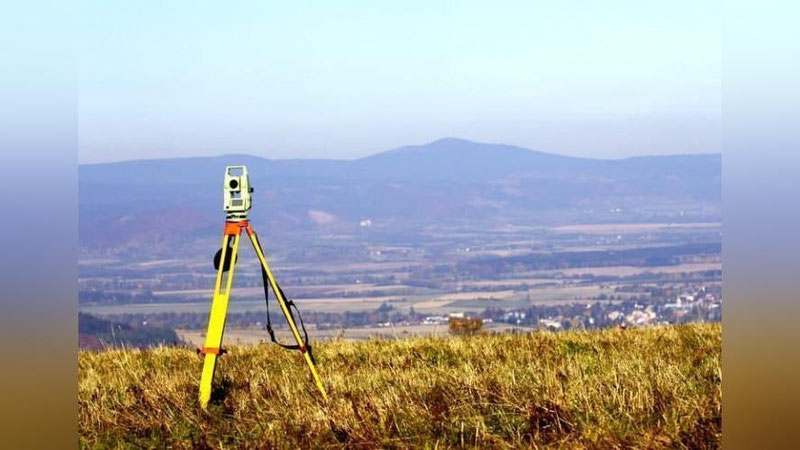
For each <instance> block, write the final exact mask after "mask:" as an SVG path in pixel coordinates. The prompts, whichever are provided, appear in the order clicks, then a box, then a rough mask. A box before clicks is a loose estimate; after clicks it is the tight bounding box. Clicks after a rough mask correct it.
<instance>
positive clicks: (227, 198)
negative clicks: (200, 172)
mask: <svg viewBox="0 0 800 450" xmlns="http://www.w3.org/2000/svg"><path fill="white" fill-rule="evenodd" d="M222 191H223V198H224V202H223V210H224V211H225V215H226V216H225V230H224V232H223V235H222V248H221V249H220V250H219V251H218V252H217V254H216V256H215V257H214V267H215V268H216V269H217V279H216V281H215V283H214V296H213V301H212V303H211V313H210V315H209V319H208V332H207V333H206V340H205V344H204V345H203V348H202V349H201V350H200V353H202V354H203V355H205V356H204V361H203V374H202V376H201V378H200V406H201V407H202V408H203V409H205V408H206V406H207V405H208V401H209V399H210V398H211V383H212V381H213V379H214V370H215V369H216V366H217V358H218V357H219V356H221V355H222V354H223V353H225V351H224V350H222V334H223V332H224V330H225V316H226V314H227V312H228V300H229V299H230V294H231V286H232V285H233V271H234V268H235V267H236V261H237V253H238V250H239V238H240V237H241V236H242V230H244V231H245V232H247V236H248V237H249V238H250V242H251V243H252V244H253V248H254V249H255V251H256V255H258V260H259V261H260V262H261V276H262V279H263V282H264V295H265V297H266V303H267V331H268V332H269V335H270V338H271V339H272V342H275V343H276V344H278V345H280V346H281V347H283V348H286V349H290V350H299V351H300V353H302V354H303V356H304V357H305V360H306V363H307V364H308V368H309V370H310V372H311V376H312V377H313V378H314V382H315V383H316V385H317V388H319V391H320V392H321V393H322V398H323V399H325V400H327V398H328V395H327V393H326V392H325V387H324V386H323V385H322V381H320V379H319V375H318V374H317V368H316V365H315V363H314V356H313V354H312V353H311V345H309V343H308V333H307V332H306V328H305V325H304V324H303V319H302V317H301V316H300V311H298V310H297V306H296V305H295V304H294V302H293V301H292V300H287V299H286V296H285V295H284V294H283V291H282V290H281V288H280V286H279V285H278V283H277V282H276V281H275V277H274V276H273V275H272V270H270V268H269V265H268V264H267V259H266V257H265V256H264V251H263V250H262V249H261V244H260V243H259V241H258V236H256V232H255V231H253V228H252V227H251V226H250V221H249V220H248V213H249V211H250V207H251V206H252V196H251V194H252V193H253V188H251V187H250V178H249V176H248V174H247V167H245V166H228V167H226V168H225V179H224V183H223V186H222ZM269 288H272V292H273V293H274V294H275V298H276V300H277V301H278V305H279V306H280V308H281V311H283V315H284V316H285V317H286V321H287V322H288V323H289V328H290V329H291V331H292V334H293V335H294V339H295V341H296V342H297V344H296V345H287V344H282V343H280V342H278V341H277V340H276V339H275V333H274V331H273V330H272V322H271V320H270V317H269ZM291 308H294V310H295V312H297V316H298V318H299V319H300V326H301V328H302V330H303V335H304V336H303V337H301V336H300V331H299V330H298V328H297V322H296V321H295V316H294V314H293V313H292V310H291Z"/></svg>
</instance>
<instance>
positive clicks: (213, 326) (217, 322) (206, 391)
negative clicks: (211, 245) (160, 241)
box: [199, 228, 241, 409]
mask: <svg viewBox="0 0 800 450" xmlns="http://www.w3.org/2000/svg"><path fill="white" fill-rule="evenodd" d="M237 230H238V231H237V232H235V234H229V233H228V230H227V229H226V232H225V236H224V237H223V239H222V255H221V258H220V263H219V269H218V270H217V280H216V282H215V283H214V299H213V301H212V303H211V313H210V315H209V318H208V331H207V332H206V340H205V345H203V353H204V354H205V358H204V360H203V374H202V376H201V377H200V394H199V398H200V406H201V407H202V408H203V409H205V408H206V406H207V405H208V401H209V399H210V398H211V383H212V381H213V380H214V370H215V369H216V367H217V357H218V356H219V353H220V349H221V348H222V334H223V332H224V331H225V316H226V315H227V313H228V300H229V299H230V295H231V286H232V285H233V269H234V267H236V254H237V252H238V250H239V238H240V237H241V228H237ZM230 239H233V248H232V249H231V257H230V261H231V264H230V269H229V270H228V277H227V280H225V286H224V291H222V290H221V289H222V287H223V278H224V275H225V270H224V267H225V260H226V256H227V255H226V253H227V252H228V245H229V242H230Z"/></svg>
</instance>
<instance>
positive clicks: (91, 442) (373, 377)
mask: <svg viewBox="0 0 800 450" xmlns="http://www.w3.org/2000/svg"><path fill="white" fill-rule="evenodd" d="M721 331H722V328H721V325H688V326H669V327H656V328H642V329H627V330H622V329H613V330H603V331H592V332H562V333H549V332H536V333H531V334H518V335H488V336H478V337H472V338H449V337H447V338H443V337H428V338H412V339H399V340H372V341H361V342H353V341H332V342H326V343H320V344H319V345H318V346H317V347H315V353H316V356H317V359H318V362H319V368H320V374H321V376H322V378H323V380H324V382H325V384H326V386H327V388H328V391H329V395H330V400H329V401H328V402H323V401H322V400H321V398H320V396H319V394H318V392H316V391H315V390H314V387H313V384H312V383H311V382H310V381H309V378H308V375H307V372H306V368H305V366H304V365H303V363H302V360H301V359H300V356H299V354H298V353H296V352H288V351H285V350H282V349H280V348H278V347H276V346H274V345H259V346H246V347H232V348H230V349H229V353H228V354H227V355H225V356H224V357H223V358H222V360H221V364H220V366H219V368H218V372H217V379H216V383H215V385H216V389H215V392H214V394H213V398H212V404H211V405H210V407H209V410H208V412H204V411H202V410H200V409H199V408H198V406H197V400H196V397H197V383H198V378H199V374H200V368H201V364H202V363H201V359H200V357H199V356H198V355H196V354H195V353H194V351H193V350H187V349H177V348H159V349H154V350H145V351H139V350H111V351H103V352H81V353H80V354H79V356H78V364H79V381H78V415H79V416H78V417H79V435H80V444H81V446H82V447H101V448H118V447H145V448H152V447H157V448H161V447H179V448H181V447H185V448H205V447H211V448H222V447H226V448H233V447H245V448H248V447H251V448H252V447H259V448H263V447H266V448H326V447H332V448H344V447H347V448H408V447H414V448H417V447H428V448H447V447H483V448H486V447H489V448H510V447H569V448H619V447H626V448H629V447H638V448H663V447H670V448H716V447H719V445H720V439H721V416H722V411H721V400H722V398H721V397H722V394H721V385H722V369H721V345H722V336H721Z"/></svg>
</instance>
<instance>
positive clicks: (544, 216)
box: [79, 139, 721, 248]
mask: <svg viewBox="0 0 800 450" xmlns="http://www.w3.org/2000/svg"><path fill="white" fill-rule="evenodd" d="M229 164H246V165H248V166H249V168H250V172H251V177H252V182H253V186H254V187H255V193H254V210H253V213H252V214H253V217H254V219H255V220H256V221H257V222H258V223H259V224H261V229H265V230H269V232H270V233H274V234H275V235H276V236H279V237H283V236H284V235H285V234H286V233H292V232H294V233H296V232H308V231H312V232H316V231H318V230H320V229H322V230H324V231H329V232H340V233H341V232H354V231H357V230H358V223H359V221H361V220H364V219H371V221H372V223H373V224H374V226H375V227H376V228H380V229H382V230H386V231H392V232H397V231H403V230H417V231H418V230H419V229H420V228H421V227H423V226H425V225H429V224H436V225H437V226H453V225H457V226H460V225H463V224H465V223H468V224H471V225H472V226H477V227H480V228H483V227H487V226H491V225H492V224H508V223H511V224H527V225H531V224H552V223H560V224H563V223H569V222H591V221H594V222H604V221H621V220H625V221H652V220H657V221H658V220H660V221H692V220H694V221H709V220H711V221H716V220H719V218H720V217H721V157H720V155H718V154H711V155H675V156H650V157H637V158H628V159H619V160H600V159H588V158H573V157H566V156H561V155H556V154H551V153H544V152H539V151H534V150H530V149H525V148H521V147H514V146H509V145H502V144H487V143H477V142H470V141H466V140H461V139H441V140H438V141H435V142H431V143H429V144H425V145H418V146H408V147H402V148H398V149H394V150H389V151H386V152H383V153H378V154H376V155H372V156H369V157H366V158H361V159H357V160H272V159H264V158H261V157H257V156H250V155H226V156H220V157H207V158H182V159H161V160H147V161H129V162H120V163H111V164H89V165H81V166H80V167H79V188H80V197H79V219H80V230H79V231H80V243H81V245H82V246H83V247H84V248H97V247H101V248H106V247H116V246H124V245H126V244H130V243H134V244H141V243H142V242H144V241H148V240H149V241H154V240H158V239H159V238H163V237H170V238H173V237H174V236H175V235H177V234H179V235H180V237H181V239H193V238H197V237H214V238H216V235H217V234H218V228H219V221H220V220H221V211H220V202H221V193H220V187H221V186H220V183H221V179H222V178H221V177H222V171H223V169H224V166H225V165H229ZM319 217H323V218H325V220H319ZM167 218H168V219H169V223H170V227H169V228H166V227H164V226H162V224H163V221H164V220H165V219H167ZM282 233H283V234H282Z"/></svg>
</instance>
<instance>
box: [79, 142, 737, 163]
mask: <svg viewBox="0 0 800 450" xmlns="http://www.w3.org/2000/svg"><path fill="white" fill-rule="evenodd" d="M442 141H461V142H466V143H470V144H480V145H497V146H506V147H513V148H518V149H522V150H527V151H530V152H535V153H544V154H548V155H554V156H561V157H564V158H574V159H588V160H598V161H624V160H626V159H635V158H661V157H674V156H716V155H718V156H722V152H708V153H666V154H652V155H634V156H625V157H621V158H593V157H587V156H572V155H565V154H562V153H555V152H549V151H544V150H535V149H532V148H528V147H522V146H519V145H513V144H504V143H500V142H481V141H473V140H469V139H464V138H457V137H444V138H439V139H436V140H433V141H430V142H427V143H424V144H407V145H402V146H399V147H394V148H390V149H386V150H381V151H378V152H376V153H371V154H369V155H365V156H360V157H356V158H314V157H311V158H304V157H298V158H268V157H265V156H261V155H257V154H253V153H238V152H233V153H220V154H218V155H197V156H164V157H155V158H136V159H120V160H115V161H102V162H80V161H79V162H78V166H79V167H80V166H99V165H107V164H125V163H133V162H154V161H167V160H181V159H184V160H185V159H207V158H224V157H230V156H247V157H250V158H260V159H263V160H267V161H342V162H350V161H359V160H362V159H365V158H370V157H372V156H377V155H380V154H384V153H388V152H393V151H395V150H402V149H406V148H409V147H426V146H429V145H433V144H436V143H438V142H442ZM78 154H79V157H80V151H79V153H78Z"/></svg>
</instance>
